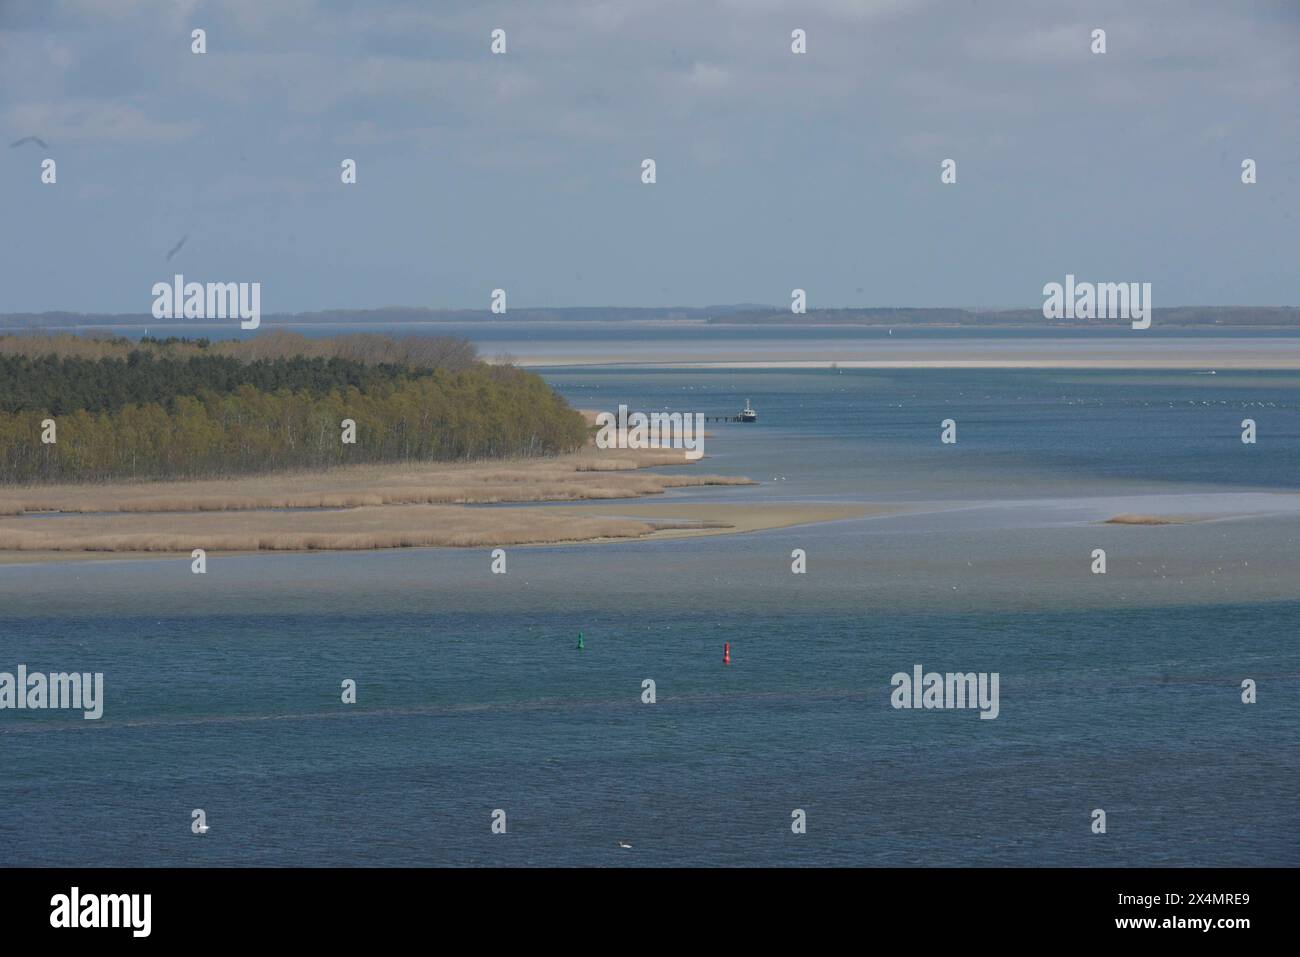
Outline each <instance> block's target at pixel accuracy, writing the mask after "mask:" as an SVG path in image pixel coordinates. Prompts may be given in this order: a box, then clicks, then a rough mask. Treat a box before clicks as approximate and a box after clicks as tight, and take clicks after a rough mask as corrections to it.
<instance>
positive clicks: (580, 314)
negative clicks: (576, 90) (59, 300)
mask: <svg viewBox="0 0 1300 957" xmlns="http://www.w3.org/2000/svg"><path fill="white" fill-rule="evenodd" d="M1157 292H1158V291H1157ZM262 320H263V323H264V325H274V324H275V323H277V322H294V323H337V324H343V325H365V324H366V323H372V322H373V323H384V324H400V323H405V322H478V323H482V322H634V321H642V322H646V321H658V322H663V321H669V320H677V321H682V320H686V321H695V322H705V321H707V322H718V323H757V324H763V323H792V324H816V323H832V324H852V325H871V326H879V325H892V326H906V325H953V326H990V325H992V326H996V325H1012V326H1020V325H1026V326H1027V325H1038V326H1057V325H1075V326H1077V325H1083V324H1086V323H1089V322H1091V323H1092V324H1094V325H1101V324H1103V323H1105V322H1107V321H1108V320H1104V319H1103V320H1083V319H1062V320H1059V321H1056V322H1052V321H1049V320H1047V319H1044V318H1043V312H1042V308H1041V307H1036V308H1032V309H960V308H953V309H948V308H939V309H927V308H919V307H918V308H913V307H907V306H904V307H898V308H884V307H869V308H860V309H859V308H854V309H813V310H809V311H808V312H807V313H805V314H802V315H793V314H791V312H790V307H789V305H781V306H766V305H762V304H757V303H734V304H731V305H719V306H650V307H631V306H561V307H553V308H539V309H527V308H517V307H512V308H511V309H510V311H509V312H508V313H506V314H504V315H495V314H493V313H492V312H490V311H489V310H487V309H427V308H414V307H409V308H408V307H403V306H392V307H388V308H384V309H329V310H325V311H322V312H299V313H276V314H267V315H264V316H263V317H262ZM157 323H158V320H157V319H154V318H153V317H152V316H151V315H149V314H148V313H138V314H135V313H131V314H118V315H108V314H102V313H77V312H40V313H35V312H29V313H5V314H0V328H9V329H15V328H19V329H60V328H67V327H69V326H94V325H100V326H113V325H133V326H134V325H142V326H149V325H157ZM1154 324H1155V325H1166V326H1215V325H1220V326H1295V325H1300V308H1295V307H1291V306H1258V307H1257V306H1176V307H1170V308H1160V307H1158V306H1157V307H1156V310H1155V319H1154Z"/></svg>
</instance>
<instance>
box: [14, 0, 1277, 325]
mask: <svg viewBox="0 0 1300 957" xmlns="http://www.w3.org/2000/svg"><path fill="white" fill-rule="evenodd" d="M196 28H202V29H203V30H205V31H206V42H207V52H206V53H204V54H201V55H199V54H194V53H192V52H191V44H192V40H191V32H192V31H193V30H194V29H196ZM495 29H501V30H504V31H505V38H506V52H505V53H504V54H493V53H492V51H491V48H490V47H491V34H492V31H493V30H495ZM795 29H801V30H803V31H805V33H806V37H807V41H806V43H807V52H806V53H804V54H795V53H792V52H791V42H792V41H791V32H792V31H793V30H795ZM1096 29H1103V30H1105V34H1106V52H1105V53H1104V54H1097V53H1093V52H1092V50H1091V46H1092V44H1093V40H1092V33H1093V31H1094V30H1096ZM28 136H36V137H39V138H40V139H41V140H43V141H44V142H45V143H46V144H48V147H47V148H42V147H41V146H39V145H38V144H36V143H32V142H28V143H24V144H22V145H20V146H14V147H11V146H10V145H9V144H10V143H11V142H13V141H16V140H19V139H21V138H23V137H28ZM46 158H50V159H53V160H54V161H55V163H56V167H55V172H56V177H57V179H56V182H54V183H52V184H51V183H43V182H42V181H41V176H42V166H41V164H42V161H43V160H45V159H46ZM646 158H651V159H653V160H654V161H655V164H656V177H657V181H656V182H655V183H654V184H645V183H643V182H642V175H641V174H642V161H643V160H644V159H646ZM1247 158H1249V159H1253V160H1254V161H1255V163H1256V165H1257V178H1258V181H1257V182H1256V183H1254V184H1252V185H1246V184H1243V183H1242V182H1241V163H1242V161H1243V160H1244V159H1247ZM345 159H352V160H355V162H356V164H357V182H356V183H355V184H344V183H342V182H341V177H340V173H341V164H342V162H343V161H344V160H345ZM945 159H952V160H954V161H955V163H956V182H955V183H951V184H945V183H942V182H941V181H940V173H941V164H942V162H943V161H944V160H945ZM183 237H188V238H187V239H186V241H185V244H184V245H183V247H182V248H181V249H180V250H179V251H178V252H176V253H175V255H174V256H173V258H172V259H171V261H170V262H169V261H167V253H168V251H169V250H171V249H172V248H173V247H174V246H176V244H177V243H178V242H179V241H180V240H181V239H182V238H183ZM177 272H180V273H182V274H183V275H184V276H185V278H186V280H187V281H199V282H260V283H261V286H262V311H263V312H264V313H273V312H297V311H310V310H317V309H332V308H340V309H352V308H355V309H363V308H378V307H383V306H429V307H435V308H440V307H446V308H471V309H484V308H487V306H488V304H489V300H490V297H491V294H492V290H493V289H496V288H502V289H505V290H506V292H507V302H508V305H509V306H511V307H516V308H517V307H525V306H527V307H545V306H575V305H586V306H599V305H620V306H669V305H687V306H705V305H709V304H718V303H734V302H752V303H770V304H780V303H789V302H790V296H791V290H792V289H794V288H802V289H805V290H806V291H807V300H808V306H809V308H810V309H816V308H828V307H837V308H838V307H846V306H966V307H981V308H999V307H1007V308H1026V307H1036V306H1039V305H1041V303H1042V300H1043V294H1042V287H1043V286H1044V284H1046V283H1049V282H1063V281H1064V278H1065V276H1066V274H1067V273H1070V274H1074V275H1075V276H1076V277H1077V278H1078V279H1079V280H1080V281H1089V280H1090V281H1095V282H1150V283H1151V284H1152V299H1153V301H1154V304H1155V306H1156V308H1157V309H1159V308H1160V307H1161V306H1174V305H1297V304H1300V291H1298V290H1300V0H1234V2H1231V3H1224V2H1222V0H1143V2H1140V3H1138V2H1134V0H1089V2H1086V3H1085V2H1066V0H805V2H789V3H784V2H777V0H662V2H656V0H640V2H637V0H519V2H506V3H501V2H439V0H418V2H417V0H410V2H407V0H356V2H352V0H274V2H271V0H220V2H215V0H214V2H204V0H0V312H25V311H36V312H39V311H47V310H72V311H81V312H133V313H147V312H148V311H149V309H150V307H151V304H152V301H153V297H152V294H151V288H152V286H153V284H154V283H156V282H160V281H169V280H170V279H171V277H172V276H173V275H174V274H175V273H177Z"/></svg>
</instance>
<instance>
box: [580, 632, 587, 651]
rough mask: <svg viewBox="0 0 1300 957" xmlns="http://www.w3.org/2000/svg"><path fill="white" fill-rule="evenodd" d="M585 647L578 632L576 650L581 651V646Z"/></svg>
mask: <svg viewBox="0 0 1300 957" xmlns="http://www.w3.org/2000/svg"><path fill="white" fill-rule="evenodd" d="M586 647H587V646H586V645H585V644H583V642H582V632H578V650H579V651H581V650H582V649H583V648H586Z"/></svg>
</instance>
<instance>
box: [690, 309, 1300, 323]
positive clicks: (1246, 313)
mask: <svg viewBox="0 0 1300 957" xmlns="http://www.w3.org/2000/svg"><path fill="white" fill-rule="evenodd" d="M709 321H710V322H715V323H735V324H742V325H743V324H757V325H763V324H771V325H777V324H780V325H855V326H1053V327H1055V326H1107V325H1112V326H1113V325H1114V324H1115V321H1116V320H1114V319H1059V320H1049V319H1044V318H1043V310H1042V309H1041V308H1039V309H911V308H906V307H900V308H879V309H809V310H808V311H807V312H806V313H802V314H800V315H794V314H792V313H791V312H790V309H789V307H785V308H783V309H743V310H739V311H737V312H731V313H727V314H726V315H721V316H715V317H713V318H711V319H710V320H709ZM1151 325H1152V326H1153V327H1155V326H1268V327H1273V326H1278V327H1281V326H1292V327H1295V326H1300V308H1295V307H1292V306H1173V307H1170V308H1165V309H1161V308H1160V307H1159V306H1157V307H1155V309H1154V310H1153V311H1152V320H1151Z"/></svg>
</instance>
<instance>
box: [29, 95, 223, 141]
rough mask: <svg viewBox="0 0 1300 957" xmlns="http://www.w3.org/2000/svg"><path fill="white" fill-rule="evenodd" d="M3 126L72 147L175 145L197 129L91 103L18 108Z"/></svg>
mask: <svg viewBox="0 0 1300 957" xmlns="http://www.w3.org/2000/svg"><path fill="white" fill-rule="evenodd" d="M5 123H6V125H7V126H8V127H10V128H13V129H25V130H39V131H40V134H41V136H43V137H44V138H45V139H48V140H51V141H53V142H56V143H71V144H83V143H90V144H95V143H110V142H117V143H135V144H138V145H142V146H147V145H153V144H158V143H175V142H178V141H180V140H184V139H188V138H189V137H191V136H193V135H194V134H195V133H196V132H197V131H198V129H199V124H198V123H195V122H193V121H186V122H182V123H169V122H165V121H161V120H154V119H150V118H149V117H148V116H146V115H145V114H144V113H142V112H141V111H140V110H139V109H137V108H136V107H134V106H131V105H130V104H127V103H110V102H104V101H94V100H82V101H79V102H63V103H25V104H20V105H17V106H13V107H11V108H10V109H9V110H8V111H7V113H6V114H5Z"/></svg>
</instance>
